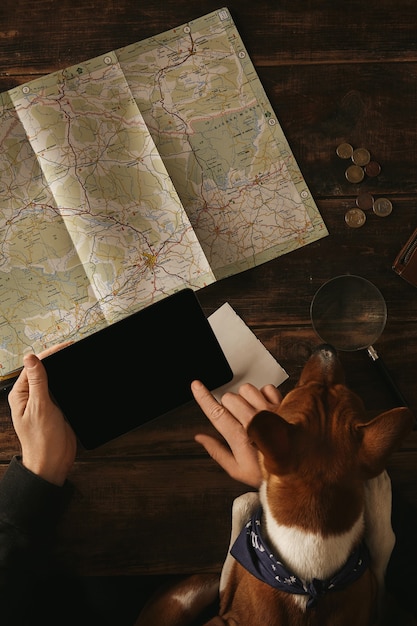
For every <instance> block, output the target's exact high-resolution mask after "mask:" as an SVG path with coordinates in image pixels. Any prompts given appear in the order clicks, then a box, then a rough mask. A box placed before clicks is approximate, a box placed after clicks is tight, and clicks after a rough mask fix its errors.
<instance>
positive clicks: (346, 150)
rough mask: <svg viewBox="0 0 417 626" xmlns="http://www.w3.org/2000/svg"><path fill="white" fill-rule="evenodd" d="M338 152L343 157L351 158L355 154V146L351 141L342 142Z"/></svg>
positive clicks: (337, 149)
mask: <svg viewBox="0 0 417 626" xmlns="http://www.w3.org/2000/svg"><path fill="white" fill-rule="evenodd" d="M336 154H337V156H338V157H340V158H341V159H350V158H351V156H352V154H353V147H352V146H351V145H350V143H341V144H340V146H337V148H336Z"/></svg>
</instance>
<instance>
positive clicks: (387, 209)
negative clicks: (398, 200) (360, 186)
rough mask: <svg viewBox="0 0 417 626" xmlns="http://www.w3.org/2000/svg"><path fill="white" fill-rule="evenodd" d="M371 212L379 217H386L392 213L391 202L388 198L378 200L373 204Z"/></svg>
mask: <svg viewBox="0 0 417 626" xmlns="http://www.w3.org/2000/svg"><path fill="white" fill-rule="evenodd" d="M373 210H374V213H375V215H378V216H379V217H387V215H389V214H390V213H391V211H392V202H391V200H388V198H378V199H377V200H375V202H374V206H373Z"/></svg>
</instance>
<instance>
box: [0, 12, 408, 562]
mask: <svg viewBox="0 0 417 626" xmlns="http://www.w3.org/2000/svg"><path fill="white" fill-rule="evenodd" d="M220 6H221V5H220V4H218V3H217V2H213V1H211V0H205V1H199V2H181V1H179V0H164V1H163V2H162V1H160V2H155V1H153V0H148V1H147V2H137V1H136V0H118V2H113V1H112V0H88V1H84V0H38V1H37V2H36V3H32V4H30V10H29V6H28V5H27V4H26V3H24V2H19V1H15V0H3V2H2V4H1V6H0V91H5V90H7V89H10V88H12V87H14V86H16V85H19V84H22V83H24V82H26V81H28V80H30V79H32V78H34V77H36V76H39V75H43V74H48V73H50V72H52V71H55V70H57V69H60V68H64V67H67V66H69V65H72V64H74V63H77V62H81V61H84V60H86V59H89V58H92V57H94V56H97V55H99V54H101V53H103V52H106V51H109V50H112V49H115V48H119V47H121V46H124V45H127V44H129V43H133V42H135V41H139V40H141V39H143V38H145V37H148V36H151V35H153V34H157V33H159V32H162V31H165V30H167V29H169V28H171V27H174V26H178V25H180V24H182V23H184V22H186V21H187V20H189V19H193V18H197V17H199V16H201V15H203V14H205V13H208V12H210V11H212V10H215V9H217V8H220ZM227 6H229V8H230V10H231V12H232V15H233V17H234V20H235V22H236V24H237V27H238V29H239V31H240V34H241V36H242V38H243V41H244V43H245V45H246V47H247V49H248V51H249V53H250V55H251V58H252V60H253V62H254V64H255V67H256V69H257V71H258V74H259V76H260V78H261V81H262V83H263V85H264V87H265V90H266V91H267V94H268V96H269V98H270V100H271V102H272V105H273V107H274V109H275V111H276V113H277V115H278V118H279V120H280V122H281V125H282V127H283V130H284V132H285V134H286V136H287V139H288V141H289V143H290V146H291V148H292V150H293V152H294V155H295V157H296V159H297V161H298V163H299V166H300V168H301V170H302V172H303V174H304V177H305V179H306V181H307V184H308V185H309V187H310V189H311V191H312V194H313V196H314V198H315V200H316V203H317V205H318V207H319V209H320V211H321V214H322V216H323V218H324V220H325V223H326V225H327V227H328V229H329V232H330V235H329V236H328V237H326V238H325V239H322V240H320V241H318V242H316V243H314V244H311V245H309V246H306V247H304V248H302V249H300V250H298V251H296V252H292V253H290V254H288V255H286V256H283V257H281V258H278V259H276V260H273V261H271V262H269V263H267V264H264V265H262V266H260V267H258V268H255V269H253V270H250V271H247V272H245V273H243V274H240V275H238V276H234V277H232V278H228V279H225V280H222V281H220V282H218V283H217V284H215V285H211V286H210V287H207V288H205V289H203V290H201V291H200V292H199V294H198V295H199V299H200V301H201V303H202V305H203V308H204V310H205V312H206V314H207V315H209V314H210V313H212V312H213V311H214V310H215V309H216V308H218V307H219V306H220V305H222V304H223V303H224V302H226V301H227V302H229V303H230V304H231V306H232V307H233V308H234V309H235V311H236V312H237V313H238V314H239V315H240V316H241V317H242V318H243V319H244V321H245V322H246V323H247V324H248V326H249V327H250V328H251V329H252V331H253V332H254V333H255V334H256V335H257V337H258V338H259V339H260V340H261V341H262V342H263V343H264V345H265V346H266V347H267V348H268V350H269V351H270V352H271V353H272V354H273V355H274V356H275V357H276V359H277V360H278V361H279V362H280V363H281V365H282V366H283V367H284V368H285V369H286V371H287V372H288V374H289V376H290V377H289V380H288V381H287V382H286V383H285V384H284V385H283V387H282V391H283V392H286V391H287V390H288V389H289V388H291V386H293V385H294V384H295V382H296V381H297V377H298V375H299V373H300V371H301V368H302V366H303V364H304V362H305V360H306V359H307V357H308V356H309V354H310V353H311V350H312V349H313V348H314V346H316V345H318V343H319V340H318V338H317V336H316V335H315V333H314V331H313V329H312V327H311V323H310V319H309V307H310V302H311V299H312V297H313V295H314V293H315V291H316V290H317V288H318V287H319V286H320V285H321V284H322V283H323V282H324V281H325V280H327V279H329V278H331V277H333V276H336V275H338V274H345V273H352V274H359V275H361V276H364V277H365V278H368V279H369V280H371V281H372V282H373V283H374V284H375V285H377V287H378V288H379V289H380V290H381V292H382V294H383V295H384V297H385V299H386V302H387V308H388V321H387V325H386V328H385V331H384V333H383V335H382V336H381V338H380V339H379V340H378V342H377V346H376V347H377V348H378V351H379V353H380V354H381V356H382V357H383V359H384V361H385V362H386V364H387V365H388V367H389V369H390V371H391V373H392V375H393V377H394V379H395V380H396V382H397V384H398V386H399V387H400V389H401V391H402V393H403V394H404V395H405V396H406V398H407V399H408V401H409V404H410V406H411V407H412V408H413V409H414V410H417V385H416V361H417V289H416V288H414V287H412V286H411V285H409V284H408V283H406V282H405V281H403V280H402V279H401V278H399V277H398V276H396V275H395V274H394V272H393V271H392V269H391V265H392V262H393V260H394V258H395V257H396V254H397V252H398V251H399V249H400V247H401V246H402V245H403V244H404V243H405V241H406V240H407V238H408V236H409V234H411V232H412V230H413V229H414V228H416V227H417V190H416V179H417V141H416V137H417V37H416V32H417V13H416V9H415V2H414V0H397V1H396V2H393V1H392V0H378V1H376V0H370V1H369V2H363V1H360V0H351V1H350V2H343V3H342V2H334V1H333V0H323V1H322V2H319V3H318V2H314V1H313V0H281V1H280V2H275V1H272V0H271V1H269V2H267V1H264V0H258V1H257V2H253V0H252V1H250V2H249V1H248V0H231V1H230V2H229V3H228V4H227ZM342 141H348V142H350V143H352V144H353V145H354V146H355V147H366V148H368V150H370V152H371V153H372V155H373V157H374V158H375V159H376V160H377V161H379V162H380V164H381V166H382V171H381V174H380V175H379V176H378V177H377V178H374V179H368V180H367V181H365V182H363V183H362V184H361V185H352V184H351V183H349V182H348V181H347V180H346V179H345V176H344V169H345V165H346V164H345V163H344V162H342V161H341V160H340V159H339V158H338V157H337V156H336V153H335V149H336V147H337V145H338V144H339V143H341V142H342ZM359 189H361V190H365V189H366V190H369V191H372V192H373V193H374V195H375V196H385V197H388V198H389V199H390V200H391V201H392V203H393V207H394V208H393V212H392V214H391V215H390V216H389V217H387V218H379V217H377V216H375V215H373V214H372V212H371V213H368V219H367V222H366V224H365V225H364V226H363V227H362V228H359V229H350V228H348V227H347V226H346V224H345V222H344V214H345V212H346V210H347V209H348V208H350V207H352V206H353V205H354V203H355V198H356V196H357V193H358V190H359ZM0 306H1V303H0ZM341 358H342V361H343V364H344V366H345V369H346V374H347V379H348V382H349V384H350V385H351V387H352V388H353V389H354V390H355V391H357V392H358V393H359V394H360V395H361V396H362V398H363V399H364V402H365V405H366V407H367V410H368V411H369V414H370V415H373V414H376V413H377V412H378V411H380V410H383V409H385V408H388V407H389V406H392V404H393V399H392V397H391V394H390V391H389V389H388V388H387V387H386V385H384V383H382V382H381V379H380V378H379V377H378V375H377V374H376V373H375V371H374V370H373V367H372V364H371V362H370V359H369V358H368V357H367V356H366V355H365V354H364V353H362V352H356V353H343V354H342V355H341ZM105 392H108V388H107V385H106V389H103V393H105ZM112 393H120V394H122V393H123V387H122V384H121V383H118V384H117V385H115V386H114V388H113V390H112ZM80 402H82V398H80ZM135 409H136V410H138V411H140V396H139V397H138V399H137V407H135ZM203 430H205V431H210V426H209V425H208V423H207V420H206V419H205V417H204V416H203V415H202V414H201V412H200V411H199V409H198V408H197V407H196V406H195V405H194V404H193V403H190V404H189V405H187V406H186V407H183V408H181V409H180V410H178V411H175V412H173V413H171V414H170V415H167V416H164V417H162V418H159V419H158V420H156V421H154V422H152V423H151V424H148V425H147V426H146V427H143V428H142V429H140V431H136V432H134V433H131V434H129V435H127V436H125V437H122V438H120V439H118V440H117V441H114V442H112V443H110V444H108V445H106V446H103V447H101V448H99V449H97V450H96V451H94V452H88V453H87V452H83V451H80V453H79V455H78V457H77V461H76V464H75V467H74V470H73V472H72V474H71V480H72V482H73V483H74V485H75V490H76V491H75V497H74V500H73V502H72V504H71V506H70V509H69V511H68V514H67V516H66V518H65V520H64V524H63V529H62V547H63V550H64V551H66V552H67V553H68V554H70V555H72V558H73V559H74V562H75V563H76V564H77V566H78V567H79V570H80V571H81V572H82V573H86V574H138V573H139V574H146V573H181V572H191V571H213V570H217V569H219V567H220V566H221V563H222V561H223V559H224V556H225V552H226V549H227V545H228V538H229V530H230V525H229V517H230V505H231V502H232V500H233V498H234V497H235V496H236V495H238V494H239V493H242V491H244V487H243V486H242V485H239V484H237V483H236V482H234V481H233V480H231V479H230V478H229V477H227V476H226V475H225V474H224V472H223V471H222V470H221V469H220V468H218V467H217V466H216V464H215V463H214V462H213V461H212V460H211V459H209V458H207V455H206V453H205V452H204V450H202V449H201V448H200V447H199V446H198V445H197V444H196V443H195V442H194V440H193V437H194V435H195V434H196V433H197V432H201V431H203ZM18 450H19V446H18V441H17V439H16V437H15V435H14V431H13V429H12V427H11V424H10V417H9V409H8V404H7V399H6V397H2V398H1V399H0V474H1V473H3V472H4V470H5V468H6V466H7V464H8V462H9V460H10V458H11V456H12V455H13V454H15V453H17V452H18ZM416 469H417V436H416V432H413V433H412V434H411V435H410V437H409V438H408V439H407V441H406V442H405V444H404V446H403V448H402V450H401V451H399V452H398V453H396V454H395V455H394V457H393V458H392V461H391V463H390V473H391V476H392V479H393V483H394V485H395V488H396V489H398V490H399V491H400V492H401V493H402V494H403V495H404V497H405V499H406V500H408V501H409V502H410V503H411V504H414V505H417V486H416V484H417V482H416Z"/></svg>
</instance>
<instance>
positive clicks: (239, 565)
mask: <svg viewBox="0 0 417 626" xmlns="http://www.w3.org/2000/svg"><path fill="white" fill-rule="evenodd" d="M412 424H413V416H412V414H411V412H410V411H409V410H408V409H407V408H395V409H391V410H389V411H386V412H384V413H382V414H381V415H379V416H378V417H375V418H373V419H372V420H370V421H368V420H367V418H366V414H365V410H364V407H363V404H362V402H361V400H360V399H359V397H358V396H356V395H355V394H354V393H353V392H351V391H350V390H349V389H348V388H347V387H346V386H345V384H344V375H343V371H342V368H341V365H340V362H339V360H338V358H337V355H336V353H335V351H334V350H333V349H332V348H331V347H330V346H321V347H320V348H319V349H317V350H316V351H315V352H314V353H313V354H312V356H311V357H310V359H309V360H308V361H307V363H306V365H305V367H304V369H303V371H302V374H301V377H300V380H299V382H298V384H297V385H296V387H295V388H294V389H293V390H292V391H291V392H289V393H288V394H287V395H286V396H285V397H284V399H283V401H282V403H281V405H280V407H279V415H277V414H275V413H271V412H269V411H262V412H260V413H259V414H257V415H256V416H255V418H254V419H253V420H252V422H251V424H250V425H249V428H248V434H249V437H250V438H251V439H252V440H253V442H254V443H255V444H256V446H257V447H258V449H259V456H260V463H261V467H262V472H263V484H262V486H261V488H260V490H259V494H258V493H252V492H251V493H248V494H244V495H243V496H240V497H239V498H237V500H235V502H234V505H233V516H232V517H233V519H232V533H231V543H230V547H231V549H232V554H230V552H229V554H228V555H227V558H226V561H225V563H224V567H223V570H222V574H221V579H220V588H219V591H218V582H217V581H216V580H215V579H214V578H213V577H205V576H194V577H191V578H189V579H186V580H184V581H182V582H180V583H179V584H178V585H177V586H176V587H174V588H172V589H170V590H169V591H167V592H166V593H163V594H162V595H161V596H160V597H159V598H156V599H154V600H153V601H152V602H150V603H149V605H148V606H147V607H145V609H144V611H143V613H142V614H141V616H140V617H139V619H138V621H137V623H136V626H144V625H145V624H146V626H186V625H190V624H202V623H205V624H206V626H222V625H228V626H258V625H259V626H307V625H308V626H353V625H354V626H371V625H372V626H373V625H374V624H378V623H379V622H378V607H379V601H380V599H381V594H382V589H383V580H384V574H385V569H386V566H387V563H388V560H389V557H390V554H391V551H392V548H393V545H394V541H395V538H394V535H393V532H392V528H391V522H390V516H391V483H390V479H389V477H388V475H387V473H386V471H385V467H386V463H387V460H388V457H389V456H390V454H391V453H392V452H393V451H394V450H395V449H396V448H397V447H398V446H399V445H400V444H401V442H402V441H403V439H404V438H405V436H406V435H407V434H408V433H409V431H410V430H411V428H412ZM218 593H219V602H220V604H219V610H218V615H217V616H216V617H212V618H211V619H209V621H206V622H201V620H200V621H198V617H199V614H200V613H201V611H202V609H203V607H204V606H206V605H208V604H209V603H210V602H211V601H212V600H213V599H214V597H215V596H216V595H217V594H218Z"/></svg>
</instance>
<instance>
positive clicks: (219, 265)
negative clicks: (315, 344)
mask: <svg viewBox="0 0 417 626" xmlns="http://www.w3.org/2000/svg"><path fill="white" fill-rule="evenodd" d="M0 230H1V242H0V302H1V309H0V376H1V375H7V373H9V372H10V371H13V370H15V369H17V368H19V367H20V366H21V362H22V356H23V354H24V353H25V352H27V351H29V350H34V351H35V352H39V351H41V350H42V349H44V348H46V347H48V346H50V345H53V344H56V343H58V342H60V341H62V340H63V339H65V340H68V339H71V340H78V339H80V338H81V337H83V336H86V335H88V334H90V333H92V332H95V331H97V330H99V329H100V328H103V327H104V326H106V325H108V324H111V323H113V322H115V321H117V320H119V319H121V318H123V317H125V316H126V315H129V314H130V313H133V312H135V311H137V310H139V309H141V308H143V307H145V306H148V305H149V304H151V303H153V302H155V301H157V300H159V299H161V298H163V297H166V296H167V295H169V294H171V293H173V292H175V291H178V290H179V289H181V288H184V287H191V288H192V289H194V290H197V289H200V288H202V287H204V286H205V285H208V284H210V283H212V282H214V281H216V280H218V279H221V278H225V277H227V276H230V275H232V274H236V273H238V272H241V271H243V270H245V269H248V268H251V267H254V266H256V265H258V264H260V263H264V262H266V261H268V260H270V259H273V258H275V257H277V256H279V255H281V254H285V253H287V252H290V251H292V250H294V249H296V248H299V247H300V246H303V245H306V244H308V243H310V242H312V241H315V240H317V239H319V238H320V237H324V236H325V235H327V234H328V233H327V230H326V227H325V225H324V223H323V220H322V219H321V216H320V214H319V212H318V210H317V207H316V205H315V203H314V201H313V199H312V197H311V194H310V192H309V190H308V188H307V186H306V184H305V181H304V180H303V177H302V175H301V173H300V171H299V168H298V167H297V164H296V162H295V160H294V157H293V155H292V153H291V150H290V148H289V145H288V143H287V141H286V139H285V136H284V134H283V132H282V129H281V127H280V125H279V122H278V120H277V118H276V116H275V114H274V112H273V110H272V107H271V105H270V103H269V101H268V99H267V97H266V95H265V92H264V90H263V88H262V86H261V83H260V81H259V78H258V77H257V74H256V72H255V70H254V67H253V65H252V63H251V60H250V58H249V56H248V54H247V51H246V49H245V47H244V45H243V43H242V41H241V38H240V36H239V34H238V31H237V30H236V27H235V25H234V23H233V20H232V18H231V16H230V14H229V12H228V10H227V9H221V10H219V11H215V12H213V13H211V14H209V15H206V16H204V17H202V18H199V19H197V20H194V21H191V22H189V23H188V24H186V25H183V26H180V27H178V28H175V29H172V30H170V31H168V32H166V33H163V34H161V35H157V36H155V37H152V38H150V39H147V40H144V41H141V42H138V43H136V44H132V45H130V46H127V47H125V48H121V49H119V50H115V51H111V52H109V53H107V54H104V55H102V56H100V57H97V58H95V59H91V60H89V61H86V62H84V63H80V64H78V65H76V66H73V67H70V68H66V69H64V70H62V71H59V72H56V73H54V74H50V75H48V76H45V77H42V78H40V79H36V80H34V81H31V82H29V83H26V84H24V85H21V86H19V87H16V88H15V89H12V90H10V91H8V92H6V93H3V94H1V95H0Z"/></svg>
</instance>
